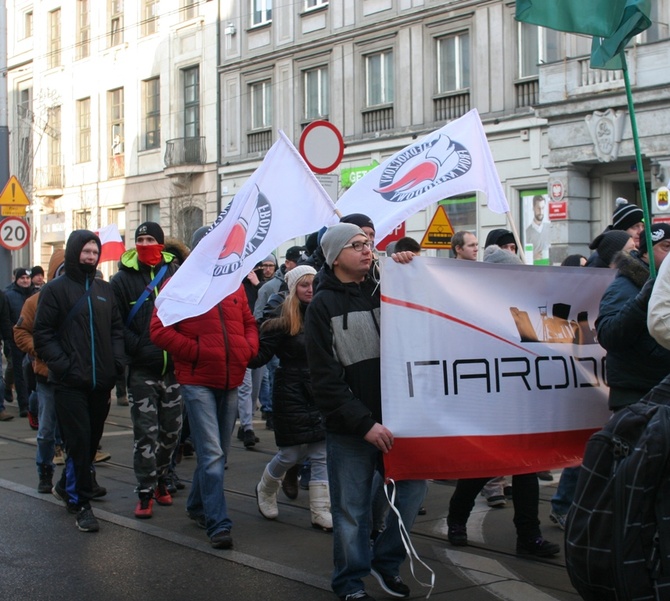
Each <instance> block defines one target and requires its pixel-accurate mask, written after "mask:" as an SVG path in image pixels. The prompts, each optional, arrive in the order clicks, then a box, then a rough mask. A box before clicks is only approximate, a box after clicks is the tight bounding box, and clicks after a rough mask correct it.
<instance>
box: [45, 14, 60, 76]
mask: <svg viewBox="0 0 670 601" xmlns="http://www.w3.org/2000/svg"><path fill="white" fill-rule="evenodd" d="M48 36H49V39H48V46H49V54H48V56H47V67H48V68H49V69H53V68H55V67H60V65H61V61H60V8H57V9H56V10H52V11H51V12H50V13H49V33H48Z"/></svg>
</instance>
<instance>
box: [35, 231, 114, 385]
mask: <svg viewBox="0 0 670 601" xmlns="http://www.w3.org/2000/svg"><path fill="white" fill-rule="evenodd" d="M90 241H94V242H96V244H97V245H98V248H100V239H99V238H98V237H97V236H96V235H95V234H94V233H93V232H90V231H88V230H75V231H74V232H72V234H70V237H69V238H68V241H67V245H66V248H65V274H64V275H63V276H61V277H59V278H56V279H55V280H52V281H51V282H49V283H48V284H46V285H45V286H43V287H42V289H41V291H40V296H39V301H38V303H37V314H36V316H35V326H34V331H33V340H34V342H35V351H36V353H37V354H38V355H39V356H40V357H41V358H42V359H43V360H44V362H45V363H46V364H47V367H48V368H49V382H51V383H54V384H57V385H63V386H68V387H71V388H77V389H81V390H87V391H93V390H102V391H105V390H109V391H111V390H112V388H114V385H115V383H116V376H117V374H121V373H123V369H124V354H123V324H122V322H121V317H120V315H119V311H118V309H117V307H116V302H115V299H114V293H113V291H112V286H111V285H110V284H109V282H105V281H104V280H101V279H98V278H96V277H95V268H96V265H83V264H81V263H80V262H79V257H80V255H81V251H82V249H83V248H84V245H86V244H87V243H88V242H90ZM88 289H92V291H91V293H90V295H89V296H88V298H86V299H85V301H84V302H83V303H81V304H80V306H79V308H78V309H77V311H76V312H75V313H74V314H72V315H71V317H70V318H69V319H68V314H69V313H70V310H71V309H72V308H73V307H74V306H75V305H76V304H77V302H78V301H79V299H81V298H82V297H83V295H84V294H85V293H86V291H87V290H88Z"/></svg>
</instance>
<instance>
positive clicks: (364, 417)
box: [305, 265, 382, 437]
mask: <svg viewBox="0 0 670 601" xmlns="http://www.w3.org/2000/svg"><path fill="white" fill-rule="evenodd" d="M320 273H321V274H322V275H321V281H320V283H319V289H318V291H317V293H316V295H315V296H314V298H313V299H312V302H311V303H310V304H309V307H308V309H307V314H306V316H305V342H306V346H307V360H308V362H309V369H310V373H311V376H312V389H313V392H314V398H315V400H316V404H317V406H318V407H319V409H320V410H321V413H322V414H323V416H324V419H325V426H326V430H327V431H328V432H334V433H337V434H349V435H353V436H359V437H363V436H365V434H367V432H368V431H369V430H370V428H372V426H374V424H375V423H381V421H382V415H381V360H380V342H379V314H380V298H379V290H378V288H377V285H376V283H375V282H374V281H373V280H372V278H370V277H369V276H366V278H365V280H364V281H363V282H361V283H360V284H358V283H347V284H344V283H342V282H341V281H340V280H338V279H337V277H335V274H334V273H333V271H332V270H331V269H330V267H328V265H324V266H323V269H322V270H321V272H320Z"/></svg>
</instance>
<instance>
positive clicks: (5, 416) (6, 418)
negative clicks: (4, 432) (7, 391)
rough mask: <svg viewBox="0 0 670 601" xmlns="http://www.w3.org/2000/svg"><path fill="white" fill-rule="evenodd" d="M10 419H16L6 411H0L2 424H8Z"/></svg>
mask: <svg viewBox="0 0 670 601" xmlns="http://www.w3.org/2000/svg"><path fill="white" fill-rule="evenodd" d="M10 419H14V416H13V415H10V414H9V413H7V412H6V411H0V422H8V421H9V420H10Z"/></svg>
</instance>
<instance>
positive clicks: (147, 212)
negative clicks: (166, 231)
mask: <svg viewBox="0 0 670 601" xmlns="http://www.w3.org/2000/svg"><path fill="white" fill-rule="evenodd" d="M141 213H142V221H153V222H155V223H160V222H161V203H160V202H147V203H144V204H143V205H141Z"/></svg>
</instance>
